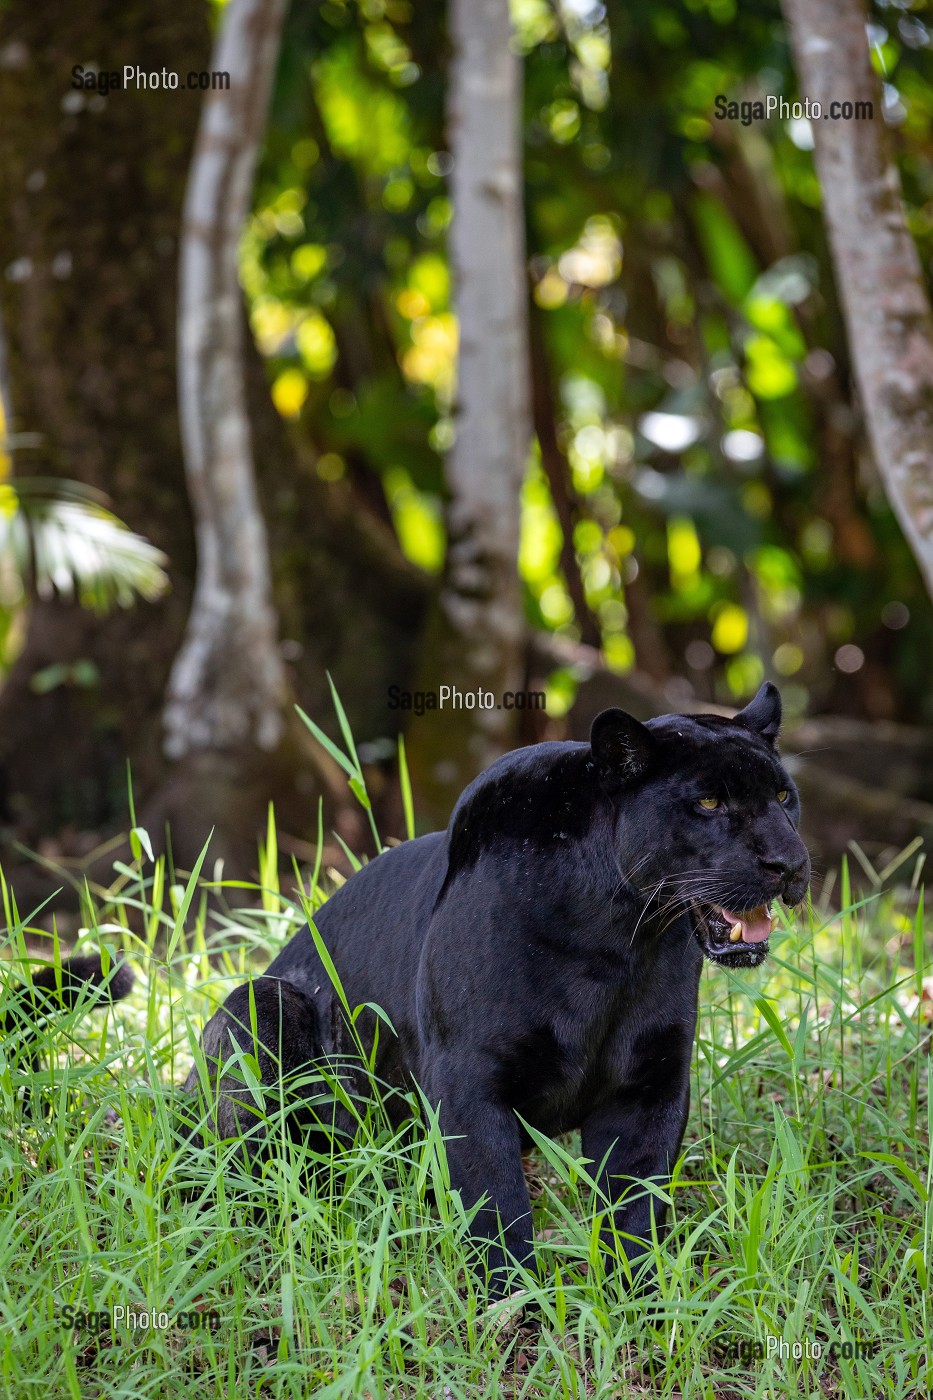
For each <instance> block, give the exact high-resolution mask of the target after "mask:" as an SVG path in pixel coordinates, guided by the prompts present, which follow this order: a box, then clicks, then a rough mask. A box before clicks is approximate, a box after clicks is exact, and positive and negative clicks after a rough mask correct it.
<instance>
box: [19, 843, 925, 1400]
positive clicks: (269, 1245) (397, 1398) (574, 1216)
mask: <svg viewBox="0 0 933 1400" xmlns="http://www.w3.org/2000/svg"><path fill="white" fill-rule="evenodd" d="M133 849H134V852H135V859H134V861H133V863H132V865H130V866H118V867H117V868H116V870H115V877H114V883H113V885H112V887H111V888H110V889H109V890H107V891H96V892H91V891H86V892H85V897H84V923H85V931H84V932H83V933H82V936H81V939H80V944H81V946H82V947H85V946H87V947H91V946H98V945H101V944H104V945H107V946H109V947H110V948H111V949H113V950H116V949H117V948H119V949H122V950H124V951H125V952H126V953H127V954H128V955H129V956H130V957H131V959H132V960H133V962H134V965H135V967H136V969H137V973H138V982H137V986H136V989H135V990H134V992H133V994H132V996H131V998H130V999H129V1001H127V1002H125V1003H123V1004H122V1005H121V1006H120V1007H118V1008H117V1009H115V1010H108V1011H106V1012H104V1011H95V1012H94V1013H91V1014H85V1015H77V1014H69V1015H67V1016H64V1017H61V1018H57V1019H56V1020H55V1021H54V1023H51V1024H49V1025H48V1026H47V1027H46V1028H44V1030H43V1032H42V1037H41V1041H42V1045H43V1049H44V1053H45V1067H44V1068H42V1069H40V1070H39V1071H38V1072H36V1073H35V1074H33V1073H31V1072H30V1071H29V1070H28V1067H26V1066H25V1065H24V1063H23V1061H22V1059H21V1057H20V1056H19V1054H18V1049H19V1047H18V1044H17V1042H16V1040H15V1038H13V1039H8V1040H7V1042H6V1043H5V1044H4V1046H3V1047H2V1049H0V1103H2V1107H0V1124H2V1128H0V1199H2V1206H3V1210H2V1215H0V1394H2V1395H4V1396H10V1397H16V1400H19V1397H27V1396H33V1395H35V1396H37V1397H38V1396H42V1397H45V1396H54V1397H59V1396H62V1397H75V1400H77V1397H91V1396H93V1397H108V1400H109V1398H110V1397H118V1396H120V1397H124V1396H125V1397H140V1396H145V1397H150V1396H151V1397H163V1396H164V1397H172V1400H175V1397H183V1396H188V1395H190V1396H192V1397H194V1396H197V1397H199V1400H209V1397H231V1398H232V1397H241V1396H247V1395H254V1396H283V1397H285V1396H288V1397H292V1396H294V1397H300V1396H306V1395H315V1396H320V1397H330V1396H333V1397H338V1396H340V1397H343V1396H372V1397H383V1396H386V1397H389V1396H391V1397H393V1400H408V1397H411V1398H412V1400H414V1398H415V1397H432V1400H433V1397H435V1396H436V1397H439V1400H444V1397H447V1396H450V1397H452V1400H456V1397H477V1400H479V1397H486V1396H488V1397H493V1396H498V1395H505V1396H508V1397H512V1396H515V1397H518V1396H527V1397H535V1398H536V1400H537V1397H542V1398H543V1397H547V1398H548V1400H550V1398H551V1397H558V1398H560V1400H563V1397H578V1396H607V1397H608V1396H612V1397H623V1396H629V1395H642V1394H644V1395H648V1394H650V1395H653V1396H654V1395H657V1396H671V1397H679V1396H697V1397H700V1396H703V1397H714V1396H715V1397H736V1398H737V1397H740V1396H741V1397H743V1398H744V1397H759V1396H760V1397H765V1396H768V1397H770V1396H781V1397H783V1396H786V1395H804V1396H826V1395H830V1396H844V1397H860V1396H866V1397H867V1396H871V1397H892V1398H893V1397H899V1398H900V1397H908V1396H910V1397H921V1396H923V1397H926V1396H928V1395H929V1394H930V1392H931V1388H933V1362H931V1357H930V1338H931V1336H933V1328H931V1316H930V1313H931V1306H930V1292H929V1276H930V1270H931V1265H933V1261H931V1226H933V1218H931V1215H933V1212H931V1185H933V1160H931V1154H930V1141H931V1131H930V1129H931V1121H930V1120H931V1112H933V1110H931V1107H930V1104H931V1099H930V1082H929V1074H930V1030H931V1021H930V1016H929V1013H930V1010H931V1005H933V1003H931V1000H930V991H931V987H930V984H929V982H928V983H927V985H926V988H925V987H924V983H923V977H924V973H925V972H926V973H927V975H929V971H930V967H929V963H930V953H929V947H930V944H929V940H928V934H927V933H926V932H925V929H926V925H925V922H924V914H923V905H922V891H920V890H919V889H918V888H917V881H916V875H918V874H919V870H917V871H916V872H915V880H914V886H913V887H912V888H904V887H902V888H899V889H897V890H895V889H887V888H885V881H884V880H882V879H880V878H875V884H876V885H877V886H878V888H877V889H876V890H875V892H874V893H873V894H871V895H870V896H869V897H862V898H858V899H856V898H853V897H852V896H851V895H850V893H849V890H848V885H847V881H846V875H845V871H843V876H842V883H841V886H840V889H839V891H838V893H839V896H840V899H841V902H842V904H843V906H844V908H843V912H842V913H841V914H840V913H836V912H833V911H831V910H830V909H829V907H828V906H827V907H826V908H821V907H817V908H812V907H811V908H810V909H808V910H807V911H806V913H805V914H804V915H803V916H802V917H801V918H800V919H799V920H795V921H793V922H787V923H786V925H785V927H784V928H783V929H782V930H780V931H779V932H778V934H776V935H775V937H774V940H773V944H774V953H773V955H772V958H771V959H770V961H769V962H768V963H767V964H766V965H765V967H764V968H763V969H760V970H758V971H756V972H754V973H744V974H740V973H733V974H730V973H729V972H727V971H725V970H723V969H721V968H712V967H709V968H707V970H706V971H705V973H704V976H703V984H702V994H701V1011H700V1026H699V1035H698V1043H697V1049H696V1053H695V1061H694V1064H695V1068H694V1076H693V1079H694V1083H693V1100H692V1109H691V1116H690V1122H689V1125H688V1128H687V1134H686V1138H685V1144H684V1152H683V1155H682V1158H681V1160H680V1162H679V1164H678V1167H677V1170H676V1173H675V1176H674V1180H673V1183H672V1186H671V1189H670V1198H671V1201H672V1212H671V1213H672V1220H673V1228H672V1229H671V1231H670V1233H669V1234H668V1235H667V1236H666V1238H664V1239H663V1240H661V1241H659V1242H657V1243H656V1245H655V1250H654V1252H655V1255H656V1259H657V1264H658V1268H659V1274H660V1291H659V1294H658V1296H657V1298H656V1299H655V1300H654V1302H653V1304H652V1305H651V1306H649V1305H648V1303H646V1301H645V1300H643V1299H642V1300H639V1299H633V1298H630V1297H628V1296H627V1294H626V1292H625V1289H624V1286H622V1285H621V1283H620V1281H619V1279H618V1278H617V1277H615V1278H614V1277H612V1276H610V1277H607V1276H606V1272H605V1269H604V1267H603V1259H602V1257H601V1255H600V1254H599V1251H598V1250H597V1248H596V1240H597V1237H598V1231H599V1222H600V1212H601V1210H602V1209H603V1208H604V1206H605V1202H603V1201H602V1200H601V1198H600V1196H599V1192H598V1190H597V1189H596V1188H595V1187H594V1185H593V1182H592V1178H591V1177H590V1175H589V1171H588V1164H587V1163H585V1162H582V1161H580V1159H579V1153H580V1145H579V1139H578V1138H570V1139H565V1140H562V1141H560V1142H557V1143H550V1142H548V1141H547V1140H542V1141H541V1142H540V1144H539V1149H538V1150H537V1152H536V1154H535V1155H534V1157H533V1160H532V1162H531V1164H530V1184H531V1190H532V1197H533V1201H534V1206H535V1214H536V1227H537V1229H538V1232H539V1238H540V1250H539V1253H540V1257H541V1260H542V1262H543V1274H542V1279H541V1280H540V1281H539V1280H537V1279H532V1278H530V1277H526V1278H524V1279H523V1280H519V1284H521V1285H522V1286H524V1287H525V1288H526V1289H527V1290H528V1292H529V1293H531V1294H533V1295H534V1297H535V1299H536V1301H537V1305H538V1309H539V1322H538V1325H537V1326H536V1327H534V1328H531V1327H527V1328H526V1327H521V1328H516V1327H515V1326H514V1325H512V1324H511V1323H510V1321H509V1317H508V1313H507V1312H506V1313H505V1314H504V1319H505V1320H504V1321H503V1320H502V1319H497V1318H496V1317H495V1316H493V1317H489V1316H486V1315H484V1306H485V1300H484V1299H483V1297H482V1295H481V1291H480V1290H479V1288H478V1287H477V1284H476V1280H475V1276H474V1274H473V1273H472V1271H471V1269H470V1257H471V1255H470V1244H469V1222H470V1214H471V1212H470V1211H467V1210H465V1209H464V1207H463V1205H462V1204H461V1202H460V1201H459V1199H458V1198H457V1197H456V1196H452V1195H451V1193H450V1191H449V1189H448V1178H447V1172H446V1160H445V1153H444V1143H443V1140H442V1138H441V1136H440V1133H439V1131H438V1127H437V1123H436V1121H435V1120H434V1119H433V1117H432V1115H431V1113H430V1110H427V1109H422V1110H421V1111H420V1114H419V1116H418V1119H417V1122H416V1126H415V1128H414V1131H412V1132H410V1133H408V1134H405V1135H399V1134H396V1133H393V1132H392V1130H391V1129H390V1128H389V1127H388V1125H387V1121H386V1118H385V1114H384V1112H383V1111H382V1109H381V1106H380V1104H379V1102H378V1099H377V1098H375V1097H374V1098H373V1099H372V1100H370V1101H368V1102H367V1103H366V1104H364V1105H363V1106H362V1109H361V1125H360V1131H359V1134H358V1139H357V1142H356V1145H355V1146H354V1147H353V1149H352V1150H351V1151H348V1152H345V1153H341V1154H339V1155H335V1156H331V1157H330V1158H321V1157H318V1158H317V1159H314V1160H311V1154H310V1153H308V1152H307V1151H304V1150H303V1149H302V1148H300V1147H295V1146H293V1145H287V1144H285V1142H284V1141H282V1140H279V1141H274V1142H273V1147H272V1150H271V1152H270V1157H269V1161H268V1162H267V1164H266V1166H265V1169H264V1172H263V1175H262V1177H261V1178H259V1179H256V1178H253V1177H249V1176H247V1175H246V1174H245V1173H244V1172H243V1170H242V1168H241V1167H240V1165H239V1162H238V1159H237V1157H236V1155H235V1144H230V1143H217V1142H213V1143H209V1144H208V1145H207V1146H205V1147H203V1148H200V1149H197V1150H196V1149H193V1148H191V1147H190V1146H188V1145H185V1144H183V1143H181V1142H180V1141H179V1139H178V1138H177V1136H176V1135H175V1132H174V1126H173V1125H174V1114H173V1093H172V1088H171V1086H172V1085H173V1084H177V1083H178V1082H180V1081H181V1080H182V1079H183V1078H184V1076H185V1074H186V1073H187V1070H188V1067H189V1065H190V1063H191V1060H192V1057H193V1055H194V1054H195V1052H196V1046H197V1038H198V1034H199V1030H200V1027H201V1025H202V1023H203V1021H204V1020H205V1019H206V1018H207V1017H208V1016H209V1015H210V1014H211V1012H212V1011H213V1010H214V1009H215V1008H216V1006H217V1005H218V1004H219V1003H220V1001H221V1000H222V999H223V997H224V996H225V994H226V992H227V991H228V990H229V989H230V988H231V987H232V986H234V985H236V983H237V982H238V981H241V980H242V979H243V977H244V975H246V974H247V973H248V972H249V971H250V970H256V969H258V968H261V967H263V966H264V965H265V963H266V961H267V960H268V958H269V956H270V955H271V954H272V952H273V951H274V949H276V948H277V947H279V946H280V945H281V943H282V941H283V940H284V939H285V938H287V937H288V935H289V932H290V930H291V929H292V928H293V927H294V926H295V925H296V924H297V922H299V921H300V920H303V918H304V913H305V911H306V910H313V909H314V908H315V907H316V906H317V905H319V903H320V902H321V900H322V899H323V898H324V897H325V894H324V889H325V888H326V887H327V886H328V882H329V877H328V875H327V872H325V871H323V870H321V868H320V863H319V864H318V868H317V869H315V870H314V871H312V872H310V873H306V874H305V876H304V881H305V883H304V888H303V891H302V897H301V898H300V899H296V900H295V902H290V901H289V899H288V898H287V897H286V895H285V893H284V891H283V888H282V887H280V885H279V876H278V854H277V850H276V840H275V829H274V825H273V824H272V823H271V822H270V827H269V832H268V835H267V838H266V841H265V842H264V844H263V848H262V851H261V854H260V872H261V873H260V881H261V885H260V887H257V889H256V891H255V895H254V903H255V908H254V909H253V910H252V912H249V913H246V912H235V913H228V914H226V915H223V916H220V917H218V916H216V915H211V916H209V914H208V894H209V883H208V881H207V878H206V875H205V874H204V872H206V871H207V870H208V869H209V861H205V862H204V867H203V871H202V873H201V874H199V873H198V872H195V874H194V875H193V876H192V878H191V879H190V880H189V881H188V882H187V883H186V884H184V885H183V884H176V883H174V882H173V877H172V874H171V872H170V871H168V870H167V869H166V867H165V865H164V863H163V862H161V861H156V862H153V861H152V859H151V858H150V854H149V848H148V838H146V836H145V833H140V832H139V831H137V832H136V835H135V837H134V847H133ZM902 869H903V867H902ZM897 873H899V872H896V871H894V872H890V873H889V876H888V878H890V877H891V876H893V875H896V874H897ZM211 892H212V893H213V894H214V895H215V896H216V890H213V891H211ZM6 907H7V915H8V917H7V922H8V925H9V932H8V936H7V944H8V946H7V948H6V954H7V956H8V957H9V958H12V959H13V960H14V964H15V967H18V969H19V970H20V971H22V970H23V964H24V960H27V958H26V947H25V943H24V932H25V930H26V927H27V924H28V921H27V920H24V919H20V918H19V917H18V915H17V914H16V912H15V909H14V908H13V906H12V904H11V902H10V898H9V895H8V894H7V895H6ZM27 961H28V960H27ZM11 986H12V979H6V984H5V993H4V995H6V996H8V995H9V992H10V988H11ZM0 1009H2V1002H0ZM245 1073H246V1075H247V1078H248V1073H249V1066H248V1065H247V1066H246V1069H245ZM27 1082H29V1084H30V1086H31V1088H32V1090H33V1094H34V1096H35V1094H36V1093H38V1094H40V1095H41V1096H43V1097H44V1099H45V1100H46V1101H47V1103H48V1105H49V1108H50V1111H49V1112H48V1113H42V1112H34V1113H33V1114H32V1115H31V1116H30V1114H29V1113H28V1112H26V1111H25V1109H24V1103H23V1090H24V1088H25V1086H26V1084H27ZM34 1101H35V1099H34ZM415 1108H417V1105H415ZM114 1113H115V1114H116V1115H118V1120H119V1121H115V1120H114V1118H113V1114H114ZM273 1137H274V1133H273ZM432 1188H433V1190H432ZM435 1198H436V1199H435ZM257 1206H261V1207H262V1209H257V1208H256V1207H257ZM69 1304H70V1305H71V1306H72V1307H74V1308H80V1309H82V1310H83V1311H85V1312H97V1311H104V1310H109V1309H110V1308H112V1307H113V1306H115V1305H123V1306H126V1307H128V1308H131V1309H133V1310H135V1311H137V1312H139V1311H141V1310H143V1309H146V1308H152V1309H155V1310H157V1311H158V1310H164V1311H165V1312H167V1313H168V1314H169V1316H170V1317H171V1318H175V1317H176V1316H177V1315H178V1314H179V1313H182V1312H186V1313H187V1312H189V1311H191V1310H195V1309H202V1310H205V1311H209V1310H215V1311H216V1314H217V1315H218V1325H217V1327H216V1329H215V1330H210V1329H209V1328H201V1329H197V1330H182V1329H180V1328H177V1327H170V1328H169V1329H167V1330H159V1329H151V1330H140V1329H137V1330H134V1329H131V1328H126V1327H123V1328H119V1329H118V1330H117V1331H115V1332H114V1333H113V1334H112V1335H111V1334H102V1335H100V1336H98V1335H96V1333H95V1332H94V1331H93V1330H89V1329H87V1328H79V1329H74V1328H69V1327H68V1326H66V1325H65V1324H64V1322H63V1317H62V1314H63V1309H64V1308H65V1307H66V1305H69ZM769 1338H771V1339H772V1341H771V1342H770V1346H771V1348H772V1349H773V1350H774V1349H778V1350H780V1348H781V1344H782V1343H783V1344H786V1346H787V1354H786V1355H784V1356H782V1355H780V1354H775V1355H771V1356H767V1355H765V1356H763V1357H761V1358H756V1357H754V1355H753V1349H754V1345H755V1344H756V1343H759V1344H760V1346H761V1349H762V1350H763V1351H764V1350H766V1348H767V1347H768V1345H769V1341H768V1339H769ZM853 1339H861V1340H863V1341H864V1342H866V1343H868V1344H870V1347H871V1354H869V1355H866V1356H863V1357H861V1358H852V1359H850V1358H848V1357H842V1356H837V1357H831V1356H830V1355H829V1354H828V1352H829V1347H830V1344H831V1343H833V1342H838V1343H841V1342H845V1341H851V1340H853ZM730 1343H735V1344H737V1345H738V1346H739V1348H744V1355H743V1357H739V1358H733V1357H730V1356H724V1355H723V1354H722V1352H721V1350H719V1349H721V1348H723V1347H725V1346H727V1345H728V1344H730ZM794 1343H798V1344H800V1347H801V1349H802V1351H803V1353H804V1354H803V1355H802V1356H800V1358H799V1359H795V1358H794V1355H793V1351H792V1348H793V1345H794ZM813 1344H822V1346H823V1348H824V1353H823V1355H822V1356H821V1357H820V1358H819V1359H815V1358H814V1357H813V1356H812V1354H809V1355H808V1353H812V1350H813Z"/></svg>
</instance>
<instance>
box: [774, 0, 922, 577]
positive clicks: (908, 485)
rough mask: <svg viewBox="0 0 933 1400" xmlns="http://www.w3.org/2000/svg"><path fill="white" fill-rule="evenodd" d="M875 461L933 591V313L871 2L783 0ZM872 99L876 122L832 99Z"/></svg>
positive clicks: (848, 100)
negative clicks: (884, 90)
mask: <svg viewBox="0 0 933 1400" xmlns="http://www.w3.org/2000/svg"><path fill="white" fill-rule="evenodd" d="M783 5H784V13H785V16H786V18H787V22H788V26H789V29H790V37H791V44H792V48H793V52H794V61H795V64H796V68H797V75H798V79H799V84H800V89H801V95H802V96H803V97H805V98H809V100H810V102H811V103H813V102H819V103H820V104H821V107H822V116H821V117H820V118H818V119H815V120H814V121H813V123H812V126H813V135H814V141H815V157H816V168H817V174H818V175H819V178H820V184H821V186H822V190H823V206H824V211H825V218H826V223H827V229H828V233H829V243H830V248H831V250H832V255H833V265H834V270H835V275H836V282H837V285H838V288H839V293H840V299H841V302H842V308H843V312H844V315H845V321H846V327H847V331H848V337H849V347H850V353H851V357H852V365H853V369H854V372H855V379H856V383H857V384H858V389H859V396H860V398H861V402H862V408H863V410H864V413H865V421H866V426H867V429H868V437H869V441H870V443H871V447H872V452H873V455H874V459H875V464H876V466H877V469H878V473H879V475H880V477H881V481H882V483H883V485H884V489H885V491H886V493H887V497H888V500H889V502H890V504H891V508H892V509H893V511H894V513H895V515H896V516H897V518H898V520H899V522H900V525H901V528H902V529H903V531H904V534H905V536H906V538H907V541H908V543H909V544H910V547H911V549H912V550H913V553H914V557H915V558H916V560H917V563H918V564H919V566H920V570H921V572H922V574H923V577H924V581H925V583H926V586H927V590H928V592H929V593H930V595H931V596H933V313H931V310H930V302H929V298H928V296H927V292H926V287H925V283H924V278H923V271H922V269H921V266H920V259H919V256H918V254H917V249H916V245H915V244H914V241H913V239H912V238H911V235H910V232H909V230H908V228H907V223H906V219H905V216H904V208H903V202H902V199H901V189H900V181H899V179H898V173H897V167H896V165H895V163H894V158H893V152H892V148H891V141H890V137H889V133H888V130H887V128H886V127H885V125H884V121H883V118H882V105H881V85H880V83H879V82H878V80H877V78H876V77H875V74H874V72H873V71H872V68H871V64H870V62H869V51H868V41H867V39H866V35H865V26H866V23H867V20H868V15H867V12H866V9H865V6H864V4H863V3H862V0H783ZM834 101H837V102H841V101H847V102H853V103H859V102H867V103H871V104H872V112H873V118H872V120H849V121H845V120H835V119H833V118H832V117H831V116H830V104H831V103H832V102H834Z"/></svg>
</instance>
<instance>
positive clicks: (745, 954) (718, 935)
mask: <svg viewBox="0 0 933 1400" xmlns="http://www.w3.org/2000/svg"><path fill="white" fill-rule="evenodd" d="M693 907H694V913H695V915H696V924H695V926H694V932H695V934H696V937H697V940H698V942H699V944H700V947H701V948H702V949H703V952H704V953H705V955H706V956H707V957H708V958H709V959H711V961H712V962H723V963H728V964H729V965H730V966H732V967H757V966H758V964H759V963H762V962H764V960H765V958H766V957H767V956H768V939H769V938H770V936H771V934H772V933H773V931H774V929H775V928H776V927H777V922H778V921H777V918H776V916H774V915H773V914H772V913H771V907H770V905H768V904H758V905H756V906H755V907H754V908H752V909H741V910H738V911H733V910H731V909H725V908H723V907H722V906H721V905H716V904H695V905H694V906H693Z"/></svg>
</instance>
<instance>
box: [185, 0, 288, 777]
mask: <svg viewBox="0 0 933 1400" xmlns="http://www.w3.org/2000/svg"><path fill="white" fill-rule="evenodd" d="M285 10H286V3H285V0H230V3H229V4H228V5H227V7H226V9H225V10H224V12H223V19H222V22H221V28H220V33H219V35H218V39H217V43H216V46H215V49H214V54H213V56H212V63H211V66H212V69H214V70H215V71H220V72H222V73H229V74H230V86H229V89H228V90H227V91H223V90H221V91H217V92H212V93H210V94H209V95H208V96H207V97H206V98H205V102H204V108H203V111H202V114H201V122H200V126H199V129H198V137H197V142H196V145H195V150H194V158H193V161H192V165H191V173H190V175H189V178H188V189H187V194H186V196H185V206H184V212H183V217H182V232H181V268H180V300H179V325H178V386H179V405H180V410H181V432H182V447H183V452H184V460H185V470H186V473H187V479H188V490H189V495H190V498H191V503H192V506H193V508H194V518H195V530H196V539H197V551H198V567H197V579H196V585H195V591H194V602H193V605H192V608H191V616H190V617H189V619H188V628H187V632H186V635H185V640H184V644H183V645H182V648H181V650H180V651H179V653H178V656H177V657H176V659H175V663H174V665H173V667H172V673H171V677H170V680H169V687H168V695H167V701H166V707H165V750H166V753H167V754H168V756H169V757H170V758H173V759H178V758H184V757H185V756H186V755H188V754H192V753H199V754H201V753H205V752H212V753H231V752H233V753H236V752H240V751H243V750H246V749H251V748H253V746H255V747H257V748H259V749H260V750H263V751H266V752H271V751H273V750H275V749H276V748H277V747H278V745H279V743H280V741H281V739H282V736H283V733H284V730H285V705H286V698H287V693H288V687H287V684H286V679H285V666H284V663H283V661H282V657H281V654H280V652H279V648H278V639H277V622H276V616H275V611H274V609H273V606H272V585H271V576H270V568H269V545H268V538H267V534H266V525H265V521H264V519H263V515H262V511H261V509H260V505H259V500H258V497H257V493H256V480H255V472H254V469H253V454H252V441H251V436H250V424H249V419H248V416H247V411H246V379H245V373H244V359H243V340H244V326H243V320H244V315H243V304H242V296H241V293H240V283H239V268H238V252H239V242H240V235H241V233H242V230H243V226H244V224H245V222H246V217H247V214H248V213H249V207H250V200H251V196H252V189H253V178H254V175H255V170H256V159H257V154H258V151H259V147H260V145H261V142H262V138H263V132H264V130H265V125H266V113H267V110H268V105H269V95H270V91H271V87H272V79H273V76H274V73H275V66H276V61H277V58H278V53H279V45H280V42H281V35H282V24H283V22H284V19H285Z"/></svg>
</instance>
